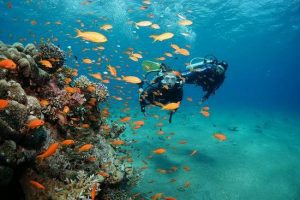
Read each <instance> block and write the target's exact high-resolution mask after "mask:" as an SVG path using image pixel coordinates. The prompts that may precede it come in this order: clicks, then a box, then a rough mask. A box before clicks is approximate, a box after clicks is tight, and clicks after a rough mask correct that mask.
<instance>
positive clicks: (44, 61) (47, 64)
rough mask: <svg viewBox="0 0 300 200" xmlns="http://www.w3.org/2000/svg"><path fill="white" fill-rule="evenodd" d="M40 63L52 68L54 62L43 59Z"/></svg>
mask: <svg viewBox="0 0 300 200" xmlns="http://www.w3.org/2000/svg"><path fill="white" fill-rule="evenodd" d="M39 63H41V64H42V65H43V66H44V67H47V68H52V64H51V62H49V61H48V60H41V61H39Z"/></svg>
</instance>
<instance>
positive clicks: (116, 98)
mask: <svg viewBox="0 0 300 200" xmlns="http://www.w3.org/2000/svg"><path fill="white" fill-rule="evenodd" d="M111 97H112V98H114V99H115V100H118V101H122V100H123V99H122V98H121V97H117V96H111Z"/></svg>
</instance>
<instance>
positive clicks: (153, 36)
mask: <svg viewBox="0 0 300 200" xmlns="http://www.w3.org/2000/svg"><path fill="white" fill-rule="evenodd" d="M149 37H150V38H153V39H154V41H153V42H152V43H154V42H156V41H157V35H150V36H149Z"/></svg>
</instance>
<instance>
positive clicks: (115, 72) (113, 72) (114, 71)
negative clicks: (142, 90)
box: [108, 65, 117, 76]
mask: <svg viewBox="0 0 300 200" xmlns="http://www.w3.org/2000/svg"><path fill="white" fill-rule="evenodd" d="M108 70H109V72H110V74H111V75H112V76H117V70H116V68H114V67H113V66H111V65H108Z"/></svg>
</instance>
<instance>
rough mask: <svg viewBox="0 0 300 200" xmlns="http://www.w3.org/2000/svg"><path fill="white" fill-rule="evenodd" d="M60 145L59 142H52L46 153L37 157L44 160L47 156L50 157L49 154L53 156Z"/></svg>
mask: <svg viewBox="0 0 300 200" xmlns="http://www.w3.org/2000/svg"><path fill="white" fill-rule="evenodd" d="M58 146H59V143H58V142H55V143H53V144H51V145H50V146H49V147H48V149H47V150H46V151H45V152H44V153H42V154H41V155H38V156H37V157H36V158H37V159H41V160H43V159H45V158H48V157H49V156H52V155H53V154H55V152H56V150H57V148H58Z"/></svg>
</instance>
